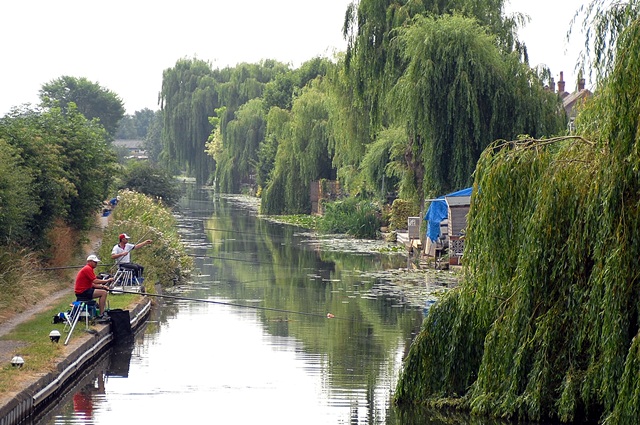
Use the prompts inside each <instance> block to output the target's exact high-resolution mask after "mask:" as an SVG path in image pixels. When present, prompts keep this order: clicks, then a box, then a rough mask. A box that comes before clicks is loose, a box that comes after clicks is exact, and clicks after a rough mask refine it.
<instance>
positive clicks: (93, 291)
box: [74, 254, 113, 319]
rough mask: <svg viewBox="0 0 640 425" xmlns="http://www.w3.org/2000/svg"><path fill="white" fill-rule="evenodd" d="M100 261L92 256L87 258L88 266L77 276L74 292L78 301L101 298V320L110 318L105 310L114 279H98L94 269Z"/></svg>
mask: <svg viewBox="0 0 640 425" xmlns="http://www.w3.org/2000/svg"><path fill="white" fill-rule="evenodd" d="M99 262H100V259H99V258H98V257H97V256H96V255H94V254H91V255H90V256H88V257H87V265H86V266H84V267H83V268H81V269H80V271H79V272H78V275H77V276H76V284H75V287H74V291H75V293H76V298H77V299H78V301H91V300H93V299H94V298H99V300H98V309H99V310H100V314H101V316H100V318H101V319H106V318H108V316H107V313H106V312H105V310H104V308H105V306H106V305H107V294H108V293H109V292H108V289H109V287H108V286H107V284H108V283H111V282H113V278H112V277H110V278H109V279H98V278H97V277H96V274H95V272H94V271H93V269H95V268H96V266H97V265H98V263H99Z"/></svg>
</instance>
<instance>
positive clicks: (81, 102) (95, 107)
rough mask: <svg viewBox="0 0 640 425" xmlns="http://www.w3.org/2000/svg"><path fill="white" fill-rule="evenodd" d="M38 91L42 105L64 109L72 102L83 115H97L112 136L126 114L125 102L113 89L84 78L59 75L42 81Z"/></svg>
mask: <svg viewBox="0 0 640 425" xmlns="http://www.w3.org/2000/svg"><path fill="white" fill-rule="evenodd" d="M39 95H40V101H41V103H42V105H43V106H45V107H54V106H59V107H60V108H62V110H64V111H66V110H67V109H68V108H69V106H70V104H71V103H74V104H75V105H76V107H77V110H78V111H79V112H80V113H81V114H82V115H84V116H85V118H87V119H88V120H93V119H98V120H99V122H100V124H101V125H102V126H103V127H104V128H105V130H106V131H107V133H108V134H109V135H110V136H111V137H112V138H113V137H114V136H115V134H116V131H117V130H118V123H119V122H120V120H121V119H122V117H124V114H125V109H124V104H123V102H122V100H121V99H120V97H119V96H118V95H117V94H116V93H114V92H112V91H111V90H109V89H107V88H104V87H102V86H100V85H99V84H98V83H94V82H92V81H89V80H88V79H86V78H76V77H70V76H66V75H65V76H62V77H60V78H57V79H55V80H52V81H50V82H48V83H46V84H44V85H43V86H42V88H41V89H40V93H39Z"/></svg>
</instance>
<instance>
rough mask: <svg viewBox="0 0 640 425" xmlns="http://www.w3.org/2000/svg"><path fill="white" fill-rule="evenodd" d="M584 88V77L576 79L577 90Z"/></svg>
mask: <svg viewBox="0 0 640 425" xmlns="http://www.w3.org/2000/svg"><path fill="white" fill-rule="evenodd" d="M582 90H584V78H580V79H579V80H578V91H582Z"/></svg>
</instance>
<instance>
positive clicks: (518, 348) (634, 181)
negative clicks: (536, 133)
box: [396, 17, 640, 424]
mask: <svg viewBox="0 0 640 425" xmlns="http://www.w3.org/2000/svg"><path fill="white" fill-rule="evenodd" d="M624 19H628V18H627V17H625V18H624ZM617 46H618V48H617V50H616V52H615V55H614V57H615V66H613V67H612V68H611V73H610V75H609V76H608V77H607V79H606V80H605V81H603V82H602V83H603V84H602V87H601V89H600V90H599V91H598V93H597V95H596V97H595V98H594V100H593V101H592V102H591V103H590V104H589V105H588V106H587V107H586V108H585V109H584V110H583V111H582V112H581V114H580V115H579V117H578V120H577V130H578V134H580V135H581V136H576V137H571V138H557V139H549V140H543V141H540V140H532V139H526V138H525V139H522V140H519V141H515V142H496V143H494V144H493V145H491V146H490V147H489V148H488V149H486V150H485V151H484V153H483V154H482V157H481V159H480V161H479V163H478V167H477V170H476V174H475V181H474V188H475V191H474V197H473V199H472V207H471V211H470V213H469V226H468V228H467V236H466V238H467V239H466V250H465V256H464V258H465V262H466V264H467V269H466V270H467V278H466V281H465V283H464V285H462V286H461V288H460V289H458V290H456V291H453V292H451V293H450V294H449V295H448V296H446V297H445V298H444V299H442V300H441V301H440V302H439V303H438V304H436V306H435V307H434V308H432V310H431V311H430V313H429V315H428V317H427V318H426V320H425V323H424V325H423V329H422V331H421V333H420V335H419V336H418V338H417V339H416V341H415V342H414V344H413V346H412V347H411V349H410V352H409V355H408V357H407V360H406V362H405V366H404V370H403V374H402V377H401V380H400V382H399V384H398V388H397V393H396V398H397V401H398V402H399V403H405V402H421V403H425V402H426V403H432V404H439V403H448V404H451V405H455V406H461V407H464V408H466V409H470V410H471V411H472V412H474V413H482V414H490V415H494V416H503V417H512V418H529V419H545V418H554V419H559V420H561V421H564V422H571V421H601V422H606V423H608V424H636V423H638V422H639V421H640V397H639V394H640V381H638V379H637V378H638V374H639V373H640V366H639V365H640V361H639V358H640V357H639V353H640V350H639V346H638V344H640V339H639V338H638V332H639V329H640V321H639V317H640V316H639V313H640V310H639V309H638V306H639V305H640V296H639V294H640V278H639V275H638V266H637V259H638V257H639V256H640V242H639V241H640V237H638V231H639V230H638V229H640V208H638V205H640V178H639V176H640V174H639V170H640V155H639V154H638V152H639V151H640V139H639V137H638V134H640V132H639V130H640V120H639V118H638V117H639V116H640V107H639V105H638V101H637V100H638V99H639V98H640V89H639V88H640V60H639V58H640V55H638V52H639V51H640V21H638V20H637V19H636V20H634V21H633V23H632V24H631V25H629V26H627V27H626V29H624V30H623V31H621V32H620V36H619V39H618V43H617Z"/></svg>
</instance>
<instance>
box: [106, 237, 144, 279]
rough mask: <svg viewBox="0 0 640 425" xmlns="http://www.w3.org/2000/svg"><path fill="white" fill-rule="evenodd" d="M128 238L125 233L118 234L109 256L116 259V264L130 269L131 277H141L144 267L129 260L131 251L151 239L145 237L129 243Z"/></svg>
mask: <svg viewBox="0 0 640 425" xmlns="http://www.w3.org/2000/svg"><path fill="white" fill-rule="evenodd" d="M129 239H130V237H129V235H127V234H126V233H122V234H121V235H120V241H119V242H118V243H117V244H116V245H115V246H114V247H113V249H112V250H111V258H112V259H114V260H116V264H117V265H118V266H119V267H122V268H123V269H128V270H132V271H133V277H135V278H141V277H142V273H143V272H144V267H142V266H141V265H140V264H136V263H132V262H131V251H133V250H134V249H136V248H142V247H143V246H146V245H149V244H150V243H151V242H152V240H151V239H147V240H146V241H144V242H140V243H137V244H132V243H129Z"/></svg>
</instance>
